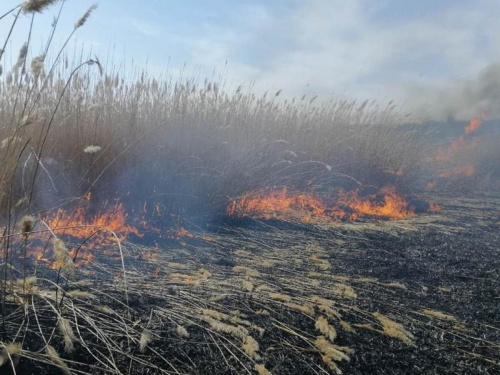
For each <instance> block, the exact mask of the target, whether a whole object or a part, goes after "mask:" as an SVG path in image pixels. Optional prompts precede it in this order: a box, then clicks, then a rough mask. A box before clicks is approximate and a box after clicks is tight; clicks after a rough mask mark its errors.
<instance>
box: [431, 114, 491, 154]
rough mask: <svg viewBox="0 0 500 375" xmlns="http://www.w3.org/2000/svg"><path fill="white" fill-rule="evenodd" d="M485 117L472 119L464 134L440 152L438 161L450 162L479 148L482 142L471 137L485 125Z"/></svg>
mask: <svg viewBox="0 0 500 375" xmlns="http://www.w3.org/2000/svg"><path fill="white" fill-rule="evenodd" d="M483 116H485V115H484V114H483V115H482V116H480V117H474V118H472V119H471V120H470V122H469V124H468V125H467V126H466V127H465V128H464V134H462V135H460V137H458V138H457V139H455V140H454V141H453V142H452V143H451V145H450V146H449V147H448V148H447V149H445V150H440V151H438V153H437V154H436V159H437V160H438V161H449V160H452V159H454V158H455V157H456V156H457V155H458V154H459V153H464V152H470V151H472V150H474V149H475V148H477V146H478V145H479V141H480V140H479V139H478V138H471V135H472V134H473V133H475V132H476V131H477V130H478V129H479V128H480V127H481V125H482V124H483Z"/></svg>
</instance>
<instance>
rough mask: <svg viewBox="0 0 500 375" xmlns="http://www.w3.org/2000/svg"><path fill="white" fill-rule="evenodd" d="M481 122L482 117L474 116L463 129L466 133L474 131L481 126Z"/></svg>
mask: <svg viewBox="0 0 500 375" xmlns="http://www.w3.org/2000/svg"><path fill="white" fill-rule="evenodd" d="M482 124H483V119H482V118H480V117H474V118H473V119H471V120H470V123H469V125H467V126H466V127H465V129H464V131H465V133H466V134H470V133H474V132H475V131H476V130H477V129H479V128H480V127H481V125H482Z"/></svg>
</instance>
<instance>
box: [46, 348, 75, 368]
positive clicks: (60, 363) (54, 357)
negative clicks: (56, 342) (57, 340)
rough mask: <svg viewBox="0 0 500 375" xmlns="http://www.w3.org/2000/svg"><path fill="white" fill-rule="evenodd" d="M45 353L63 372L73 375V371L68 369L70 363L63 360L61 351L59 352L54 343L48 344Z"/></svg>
mask: <svg viewBox="0 0 500 375" xmlns="http://www.w3.org/2000/svg"><path fill="white" fill-rule="evenodd" d="M45 353H46V354H47V356H48V357H49V359H50V361H51V362H52V363H53V364H55V365H56V366H59V368H60V369H61V371H62V373H63V374H65V375H71V372H70V371H69V369H68V365H67V364H66V363H65V362H64V361H63V360H62V358H61V357H60V356H59V353H57V351H56V350H55V349H54V347H53V346H52V345H47V346H46V348H45Z"/></svg>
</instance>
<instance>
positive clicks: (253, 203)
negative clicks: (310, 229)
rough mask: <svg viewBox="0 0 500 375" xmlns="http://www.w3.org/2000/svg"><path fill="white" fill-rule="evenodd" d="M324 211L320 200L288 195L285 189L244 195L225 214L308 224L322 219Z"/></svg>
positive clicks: (233, 202) (231, 204) (305, 196)
mask: <svg viewBox="0 0 500 375" xmlns="http://www.w3.org/2000/svg"><path fill="white" fill-rule="evenodd" d="M326 211H327V207H326V206H325V204H324V203H323V202H321V200H320V199H318V198H316V197H314V196H312V195H309V194H289V193H288V190H287V188H286V187H285V188H282V189H280V190H271V191H270V192H269V193H268V194H258V193H257V194H256V193H248V194H245V195H244V196H243V197H241V198H239V199H236V200H233V201H232V202H231V203H230V204H229V207H228V209H227V214H228V215H229V216H232V217H244V216H250V217H253V218H255V219H265V220H269V219H277V220H283V221H299V222H303V223H309V222H312V221H315V219H316V218H319V217H324V216H325V215H326V214H325V212H326Z"/></svg>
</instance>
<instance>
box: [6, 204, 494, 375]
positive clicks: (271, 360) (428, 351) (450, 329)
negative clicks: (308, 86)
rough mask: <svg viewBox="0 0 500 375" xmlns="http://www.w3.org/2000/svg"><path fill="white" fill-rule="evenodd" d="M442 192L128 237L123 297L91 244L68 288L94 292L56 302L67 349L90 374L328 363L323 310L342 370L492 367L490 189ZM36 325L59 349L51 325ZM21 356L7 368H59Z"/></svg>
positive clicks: (60, 340) (34, 340) (301, 367)
mask: <svg viewBox="0 0 500 375" xmlns="http://www.w3.org/2000/svg"><path fill="white" fill-rule="evenodd" d="M438 202H439V203H440V204H441V205H442V206H443V211H442V212H441V213H439V214H432V215H420V216H415V217H412V218H409V219H405V220H398V221H375V222H374V221H373V220H370V221H368V220H367V221H366V222H356V223H339V224H337V225H328V226H326V225H325V226H319V225H315V226H310V225H309V226H308V225H299V226H297V225H295V226H289V225H286V224H283V223H281V224H279V223H276V222H274V223H271V222H265V221H264V222H262V221H259V222H257V221H255V222H253V225H247V226H246V227H242V226H241V225H240V226H235V225H233V226H228V225H226V226H224V227H222V228H219V230H218V231H217V232H211V233H203V234H201V233H195V232H192V233H190V236H188V237H184V238H182V241H180V242H182V244H180V243H179V240H178V239H177V240H176V239H170V240H168V241H166V240H163V242H162V241H161V240H159V242H158V244H157V247H156V248H154V247H150V246H144V245H141V244H140V243H130V242H129V243H124V244H123V247H124V251H125V253H126V255H125V261H126V270H127V271H126V276H127V283H128V287H127V291H128V305H129V309H127V308H126V304H127V302H126V299H125V298H124V290H125V289H124V285H123V278H122V277H120V271H121V265H120V262H119V261H118V260H116V261H114V260H113V259H112V257H109V256H97V257H96V260H95V262H93V263H91V264H89V265H87V266H86V267H84V268H82V269H79V270H78V271H77V272H78V274H77V277H75V278H74V282H70V284H69V288H68V290H69V291H71V290H75V289H78V290H82V291H86V292H88V293H90V294H91V297H90V296H86V297H84V298H83V297H81V298H79V297H78V296H77V294H75V296H74V297H71V296H70V295H67V296H66V298H65V301H63V309H62V310H61V315H63V316H65V317H66V318H67V319H68V321H69V322H70V324H71V326H72V327H73V330H74V331H75V332H78V334H76V336H77V338H76V339H75V340H74V341H75V342H74V346H75V351H74V352H73V353H72V354H69V353H66V354H63V355H62V357H63V359H64V361H65V363H66V364H67V366H69V367H70V368H72V369H74V370H76V371H78V370H79V371H84V372H89V373H95V374H97V373H107V372H117V371H119V372H128V373H131V374H146V373H151V374H153V373H189V374H214V373H220V374H241V373H253V371H255V370H254V369H255V365H256V364H261V365H264V366H265V368H266V369H267V370H268V371H269V372H270V373H272V374H290V373H304V374H321V373H325V372H328V373H330V372H331V371H332V368H331V367H329V365H328V364H327V363H326V362H325V361H324V358H322V355H323V354H325V353H324V352H323V353H322V349H321V348H322V346H321V345H320V344H318V341H317V340H318V337H320V336H324V335H325V333H324V332H325V331H320V329H319V328H317V321H318V319H319V318H320V317H321V316H323V317H325V318H326V320H327V322H328V324H329V326H330V327H333V328H334V331H335V332H336V337H335V338H333V339H332V340H331V341H330V340H329V339H328V340H327V341H328V342H329V343H331V344H332V345H337V347H338V348H342V349H340V350H341V351H343V352H344V353H345V354H346V356H347V357H349V358H350V361H348V360H346V359H344V360H339V359H337V360H335V361H334V364H335V366H338V368H339V369H341V370H342V371H343V372H344V373H347V374H366V373H372V374H406V373H414V374H422V373H425V374H432V373H436V374H458V373H460V374H495V373H498V371H499V370H500V363H498V360H497V358H498V354H499V352H500V322H499V320H498V317H499V316H500V303H499V296H500V295H499V285H500V260H499V259H500V257H499V256H498V255H499V249H500V239H499V236H498V226H499V221H500V199H499V198H498V197H496V196H487V195H483V196H480V197H476V198H474V199H457V198H444V197H441V198H439V200H438ZM240 224H241V223H240ZM247 224H248V223H247ZM118 259H119V258H118ZM89 281H90V282H91V283H88V282H89ZM44 283H45V282H44V281H40V285H39V289H38V291H36V292H34V293H33V294H32V298H33V301H37V302H34V303H35V305H36V306H37V307H38V321H39V322H40V325H41V326H42V327H54V326H56V325H57V323H56V321H54V319H53V318H50V315H49V314H46V308H47V307H46V306H48V305H50V304H55V303H56V301H57V298H59V299H60V296H59V297H57V298H56V297H55V296H50V295H49V292H48V291H46V292H44V291H43V289H44V287H42V285H45V288H47V289H50V286H47V285H46V284H44ZM102 306H108V307H107V309H106V308H103V307H102ZM10 309H11V315H9V316H10V317H11V320H10V321H9V323H8V327H9V329H10V330H12V329H16V328H17V329H18V328H19V325H20V324H21V321H22V318H23V314H21V312H20V311H19V307H16V304H12V305H10ZM129 314H130V316H129ZM45 316H46V317H47V321H44V317H45ZM20 319H21V320H20ZM384 319H389V322H392V323H394V324H395V325H394V326H392V325H391V324H392V323H389V325H387V324H384V322H386V323H387V320H384ZM51 320H52V321H51ZM27 325H28V327H29V329H28V330H27V331H26V332H27V334H26V336H25V346H23V350H24V352H23V353H28V351H33V352H34V353H36V351H37V350H38V349H40V348H41V347H42V346H43V341H41V340H40V337H41V336H40V331H39V330H38V328H37V324H36V323H35V320H34V319H32V320H30V322H29V323H27ZM398 325H399V326H398ZM21 326H22V324H21ZM179 327H182V328H179ZM391 327H392V329H391ZM184 330H185V331H184ZM51 332H52V334H51ZM322 332H323V333H322ZM44 335H45V336H46V339H49V340H50V342H51V343H52V345H54V346H55V347H56V348H57V349H58V351H59V352H60V353H64V335H62V334H61V331H60V330H57V329H56V330H54V329H52V330H47V331H45V332H44ZM145 336H146V337H145ZM247 336H250V337H252V338H253V339H254V340H255V341H256V342H257V344H258V346H257V347H254V348H253V349H251V345H248V342H247V341H248V340H247ZM332 337H333V336H332ZM141 341H143V342H142V344H141ZM245 345H246V346H245ZM141 346H142V350H141ZM89 348H90V349H89ZM245 348H246V349H245ZM347 348H348V349H347ZM35 357H36V354H35ZM29 358H30V356H29V355H26V357H23V356H21V358H20V362H19V365H18V367H17V368H16V372H17V373H18V374H31V373H40V374H45V373H46V374H49V373H54V372H53V371H55V370H54V369H55V368H54V366H53V365H48V364H43V363H41V362H39V361H35V362H33V361H32V360H30V359H29ZM106 358H108V359H106ZM73 361H76V362H73ZM261 371H264V370H262V369H261ZM261 373H265V372H261Z"/></svg>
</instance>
